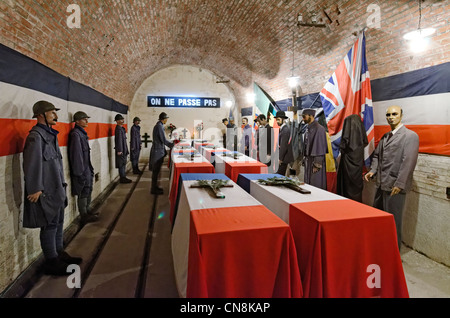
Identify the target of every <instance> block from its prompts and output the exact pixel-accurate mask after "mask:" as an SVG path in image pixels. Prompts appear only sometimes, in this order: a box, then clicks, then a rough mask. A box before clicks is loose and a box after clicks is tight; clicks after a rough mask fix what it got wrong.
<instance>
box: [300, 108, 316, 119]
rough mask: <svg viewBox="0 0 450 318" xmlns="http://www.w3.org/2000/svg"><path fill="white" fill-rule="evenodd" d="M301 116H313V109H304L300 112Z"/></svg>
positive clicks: (314, 112) (314, 113)
mask: <svg viewBox="0 0 450 318" xmlns="http://www.w3.org/2000/svg"><path fill="white" fill-rule="evenodd" d="M302 115H310V116H313V117H314V116H315V115H316V111H315V110H314V109H311V108H305V109H303V111H302Z"/></svg>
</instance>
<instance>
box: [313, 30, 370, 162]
mask: <svg viewBox="0 0 450 318" xmlns="http://www.w3.org/2000/svg"><path fill="white" fill-rule="evenodd" d="M320 99H321V100H322V106H323V111H324V113H325V116H326V120H327V126H328V133H329V135H330V139H331V146H332V148H333V156H334V157H335V158H337V157H338V156H339V152H340V151H339V144H340V143H341V135H342V127H343V125H344V119H345V118H346V117H347V116H350V115H352V114H357V115H359V116H360V117H361V119H362V121H363V123H364V127H365V129H366V133H367V140H368V142H369V144H368V145H367V146H366V148H365V149H364V161H365V165H366V166H369V165H370V155H371V154H372V152H373V150H374V145H375V134H374V123H373V107H372V91H371V88H370V76H369V69H368V67H367V60H366V37H365V35H364V32H362V33H361V35H360V36H359V37H358V39H357V40H356V42H355V43H354V44H353V47H352V48H351V49H350V51H348V53H347V55H346V56H345V57H344V59H343V60H342V61H341V63H340V64H339V66H338V67H337V68H336V70H335V71H334V73H333V75H332V76H331V77H330V79H329V80H328V82H327V83H326V84H325V86H324V88H323V89H322V90H321V91H320Z"/></svg>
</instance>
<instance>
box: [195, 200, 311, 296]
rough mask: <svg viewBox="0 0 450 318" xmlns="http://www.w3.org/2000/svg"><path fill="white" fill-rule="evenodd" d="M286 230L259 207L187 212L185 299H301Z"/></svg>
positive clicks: (293, 252) (295, 265)
mask: <svg viewBox="0 0 450 318" xmlns="http://www.w3.org/2000/svg"><path fill="white" fill-rule="evenodd" d="M296 257H297V253H296V250H295V246H294V241H293V239H292V233H291V230H290V228H289V226H288V225H287V224H286V223H285V222H283V221H282V220H281V219H280V218H278V217H277V216H276V215H274V214H273V213H272V212H270V211H269V210H268V209H267V208H265V207H264V206H262V205H256V206H244V207H232V208H214V209H202V210H194V211H191V222H190V235H189V260H188V278H187V290H186V297H188V298H192V297H202V298H204V297H212V298H255V297H256V298H275V297H279V298H291V297H296V298H299V297H302V295H303V292H302V286H301V280H300V274H299V270H298V264H297V259H296Z"/></svg>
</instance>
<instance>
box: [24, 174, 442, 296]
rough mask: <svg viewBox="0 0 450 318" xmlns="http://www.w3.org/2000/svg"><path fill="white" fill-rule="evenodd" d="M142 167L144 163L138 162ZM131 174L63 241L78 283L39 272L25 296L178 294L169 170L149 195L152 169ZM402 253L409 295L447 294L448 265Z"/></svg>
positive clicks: (407, 251)
mask: <svg viewBox="0 0 450 318" xmlns="http://www.w3.org/2000/svg"><path fill="white" fill-rule="evenodd" d="M142 168H144V167H142ZM144 170H145V172H144V174H143V175H142V176H136V175H132V174H131V173H129V178H131V179H133V180H134V181H137V182H133V183H131V184H118V185H117V186H116V188H115V189H114V190H113V191H112V193H111V194H110V195H109V197H108V198H107V199H106V200H105V201H104V203H103V204H102V206H101V207H100V208H99V210H98V211H99V212H100V220H99V221H98V222H96V223H90V224H88V225H86V226H84V227H83V228H82V229H81V230H80V231H79V232H78V233H77V235H76V236H75V237H74V238H73V240H71V242H70V243H69V244H68V246H67V251H68V252H69V253H70V254H73V255H77V256H82V257H83V259H84V262H83V264H82V265H81V273H82V288H79V289H68V288H67V284H66V277H51V276H45V275H43V276H41V277H40V278H38V280H37V283H36V284H35V285H34V286H33V287H32V288H31V290H29V292H28V293H27V294H26V296H25V297H27V298H178V292H177V289H176V284H175V280H174V275H173V263H172V255H171V247H170V230H171V228H170V222H169V218H168V211H169V202H168V196H167V194H168V183H169V171H168V169H167V166H166V165H165V166H164V167H163V170H162V178H161V185H162V187H163V188H164V191H165V194H164V195H161V196H153V195H150V193H149V189H150V182H151V172H150V171H148V169H144ZM401 258H402V262H403V268H404V272H405V276H406V280H407V285H408V290H409V295H410V297H411V298H450V268H448V267H446V266H444V265H442V264H439V263H436V262H434V261H433V260H431V259H429V258H427V257H426V256H424V255H422V254H420V253H417V252H416V251H414V250H411V249H410V248H408V247H406V246H402V248H401Z"/></svg>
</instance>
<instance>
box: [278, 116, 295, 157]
mask: <svg viewBox="0 0 450 318" xmlns="http://www.w3.org/2000/svg"><path fill="white" fill-rule="evenodd" d="M290 137H291V131H290V129H289V127H288V126H287V125H286V124H283V125H282V126H281V130H280V134H279V136H278V147H279V150H280V152H279V159H280V160H281V161H283V162H284V163H291V162H293V161H294V155H293V154H292V145H291V144H290Z"/></svg>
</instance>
